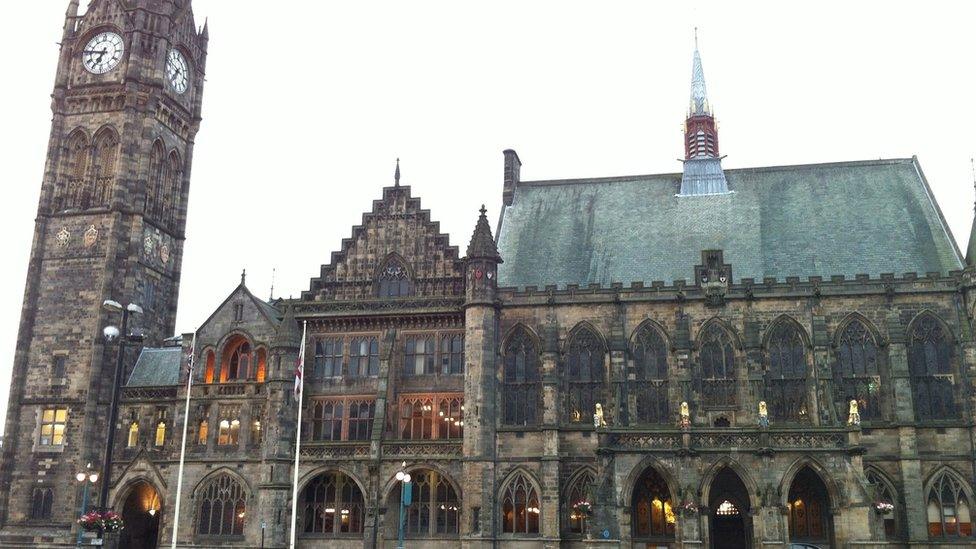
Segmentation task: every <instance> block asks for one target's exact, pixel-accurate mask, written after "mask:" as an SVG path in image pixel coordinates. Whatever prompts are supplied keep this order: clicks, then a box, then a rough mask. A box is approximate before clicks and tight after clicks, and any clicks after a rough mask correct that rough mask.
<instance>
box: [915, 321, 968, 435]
mask: <svg viewBox="0 0 976 549" xmlns="http://www.w3.org/2000/svg"><path fill="white" fill-rule="evenodd" d="M951 357H952V346H951V344H950V341H949V336H948V334H947V333H946V330H945V328H944V327H943V325H942V323H941V322H939V321H938V319H936V318H935V317H934V316H932V315H929V314H926V315H923V316H921V317H919V318H918V319H917V320H916V321H915V322H913V323H912V328H911V331H910V332H909V334H908V369H909V372H910V373H911V378H912V398H913V401H914V405H915V419H917V420H919V421H925V420H933V419H952V418H955V417H957V416H958V411H957V410H956V399H955V395H954V390H955V388H954V386H955V378H954V376H953V375H952V363H951Z"/></svg>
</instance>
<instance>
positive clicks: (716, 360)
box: [698, 324, 736, 406]
mask: <svg viewBox="0 0 976 549" xmlns="http://www.w3.org/2000/svg"><path fill="white" fill-rule="evenodd" d="M698 356H699V360H700V363H701V384H702V385H701V394H702V401H703V403H704V404H705V405H707V406H734V405H735V403H736V395H735V391H736V387H735V350H734V348H733V346H732V338H731V337H730V336H729V334H728V332H726V331H725V330H723V329H722V328H721V327H720V326H719V325H717V324H711V325H709V326H708V327H706V328H705V330H704V332H703V333H702V335H701V347H700V350H699V355H698Z"/></svg>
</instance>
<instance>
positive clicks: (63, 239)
mask: <svg viewBox="0 0 976 549" xmlns="http://www.w3.org/2000/svg"><path fill="white" fill-rule="evenodd" d="M57 239H58V246H61V247H62V248H65V247H67V246H68V241H69V240H70V239H71V232H70V231H68V228H67V227H61V230H60V231H58V234H57Z"/></svg>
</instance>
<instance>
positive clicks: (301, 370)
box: [288, 320, 308, 549]
mask: <svg viewBox="0 0 976 549" xmlns="http://www.w3.org/2000/svg"><path fill="white" fill-rule="evenodd" d="M307 330H308V321H307V320H306V321H302V344H301V346H300V347H299V348H298V369H297V370H296V371H295V392H296V393H298V395H297V396H298V428H297V429H295V471H294V475H293V477H294V479H293V480H292V487H291V542H290V543H289V545H288V546H289V547H290V548H291V549H295V523H296V521H297V519H298V458H299V456H301V450H302V401H303V400H304V397H305V334H306V332H307Z"/></svg>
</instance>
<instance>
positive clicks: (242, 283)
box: [241, 269, 247, 286]
mask: <svg viewBox="0 0 976 549" xmlns="http://www.w3.org/2000/svg"><path fill="white" fill-rule="evenodd" d="M245 278H247V269H241V286H243V285H244V279H245Z"/></svg>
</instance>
